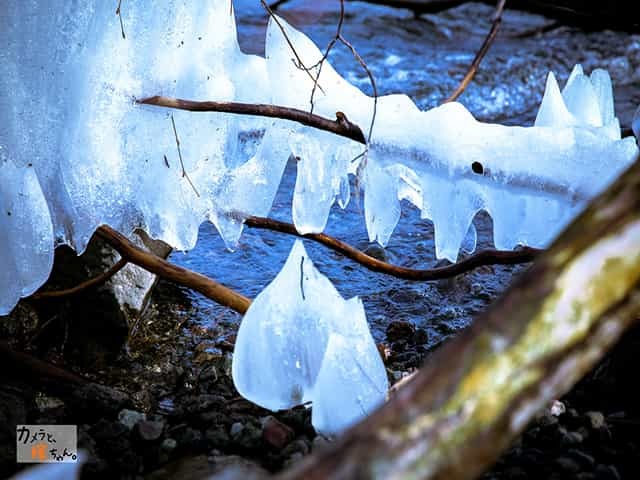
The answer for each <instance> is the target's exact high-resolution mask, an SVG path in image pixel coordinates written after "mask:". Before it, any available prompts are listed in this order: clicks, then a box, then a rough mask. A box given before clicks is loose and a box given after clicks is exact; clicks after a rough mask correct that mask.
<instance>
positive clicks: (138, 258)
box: [96, 225, 251, 314]
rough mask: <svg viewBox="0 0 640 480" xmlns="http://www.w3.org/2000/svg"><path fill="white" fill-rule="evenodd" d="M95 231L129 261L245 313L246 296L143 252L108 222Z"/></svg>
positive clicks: (247, 303) (247, 304)
mask: <svg viewBox="0 0 640 480" xmlns="http://www.w3.org/2000/svg"><path fill="white" fill-rule="evenodd" d="M96 233H97V234H98V235H99V236H100V237H101V238H102V239H103V240H104V241H105V242H107V243H108V244H109V245H111V246H112V247H113V248H114V249H115V250H117V251H118V253H119V254H120V255H121V256H122V258H124V259H126V260H127V261H128V262H130V263H133V264H135V265H138V266H139V267H142V268H144V269H145V270H147V271H149V272H151V273H154V274H156V275H158V276H160V277H162V278H165V279H167V280H170V281H172V282H174V283H177V284H179V285H183V286H185V287H187V288H190V289H191V290H195V291H196V292H199V293H201V294H202V295H204V296H205V297H207V298H209V299H211V300H213V301H214V302H216V303H219V304H220V305H224V306H226V307H229V308H231V309H232V310H235V311H236V312H238V313H240V314H244V313H245V312H246V311H247V308H249V304H250V303H251V300H249V299H248V298H247V297H245V296H243V295H240V294H239V293H237V292H234V291H233V290H231V289H230V288H227V287H225V286H223V285H221V284H219V283H217V282H216V281H214V280H212V279H210V278H208V277H205V276H204V275H201V274H199V273H196V272H192V271H191V270H187V269H186V268H182V267H178V266H177V265H173V264H172V263H170V262H167V261H166V260H164V259H162V258H160V257H158V256H156V255H153V254H152V253H149V252H145V251H144V250H142V249H141V248H140V247H138V246H137V245H135V244H134V243H132V242H131V241H130V240H129V239H127V238H126V237H125V236H124V235H122V234H121V233H119V232H117V231H115V230H114V229H113V228H111V227H109V226H107V225H102V226H101V227H99V228H98V229H97V230H96Z"/></svg>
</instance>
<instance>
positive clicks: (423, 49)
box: [171, 0, 632, 344]
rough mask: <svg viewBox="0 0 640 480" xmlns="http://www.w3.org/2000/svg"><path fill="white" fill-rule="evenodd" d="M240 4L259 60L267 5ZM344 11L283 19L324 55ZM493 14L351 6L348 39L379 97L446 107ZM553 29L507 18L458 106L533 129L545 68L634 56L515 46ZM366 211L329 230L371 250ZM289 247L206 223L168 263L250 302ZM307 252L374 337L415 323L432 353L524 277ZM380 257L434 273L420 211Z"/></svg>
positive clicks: (561, 43) (345, 66) (338, 218)
mask: <svg viewBox="0 0 640 480" xmlns="http://www.w3.org/2000/svg"><path fill="white" fill-rule="evenodd" d="M235 6H236V16H237V18H238V23H239V26H238V31H239V38H240V43H241V46H242V48H243V49H244V50H245V51H247V52H251V53H262V52H263V48H264V31H265V26H266V18H267V17H266V14H265V13H264V12H263V10H262V7H261V6H260V5H259V2H258V1H257V0H255V1H249V0H240V1H236V2H235ZM338 8H339V3H338V1H337V0H335V1H333V0H331V1H329V0H327V1H313V2H312V1H307V2H305V1H291V2H290V3H288V4H287V5H286V6H285V7H284V8H283V9H282V11H281V14H282V15H283V16H284V17H285V18H287V20H289V21H290V23H292V24H293V25H294V26H296V27H297V28H299V29H301V30H303V31H304V32H305V33H306V34H308V35H309V36H310V37H311V38H312V39H313V40H314V41H315V42H316V43H317V44H318V45H320V46H321V48H324V46H325V45H326V44H327V42H328V41H329V40H330V39H331V37H332V36H333V35H334V32H335V26H336V21H337V19H338V13H337V12H338V11H339V10H338ZM491 14H492V9H491V8H490V7H487V6H484V5H475V4H472V5H467V6H464V7H461V8H457V9H455V10H452V11H450V12H447V13H444V14H442V15H438V16H429V17H426V18H422V19H413V18H412V16H411V14H410V13H409V12H404V11H402V10H392V9H389V8H385V7H377V6H376V7H374V6H371V5H367V4H364V3H358V2H348V3H347V16H346V24H345V29H344V35H345V36H346V37H347V38H348V39H349V40H350V41H351V42H352V43H353V45H354V46H355V47H356V48H357V49H358V51H359V53H360V55H361V56H362V57H363V58H364V59H365V61H366V62H367V64H368V66H369V68H370V69H371V71H372V72H373V74H374V75H375V78H376V81H377V85H378V90H379V93H380V94H387V93H394V92H402V93H406V94H408V95H410V96H411V97H412V98H413V99H414V100H415V101H416V102H417V103H418V105H419V106H420V107H421V108H428V107H430V106H434V105H437V104H438V103H439V102H440V101H441V100H442V99H443V98H445V97H446V96H447V95H448V94H449V93H450V92H451V91H452V90H453V89H454V88H455V86H456V85H457V83H458V81H459V79H460V78H461V77H462V76H463V75H464V73H465V71H466V69H467V67H468V64H469V63H470V62H471V60H472V58H473V56H474V53H475V50H476V49H477V48H478V46H479V45H480V44H481V42H482V39H483V37H484V35H485V34H486V32H487V31H488V29H489V19H490V17H491ZM547 22H548V20H546V19H544V18H543V17H538V16H533V15H522V14H518V13H511V12H507V14H506V15H505V20H504V26H503V29H502V34H501V36H500V37H499V38H498V41H497V42H496V44H495V45H494V46H493V48H492V50H491V51H490V53H489V55H488V57H487V58H486V60H485V62H484V63H483V66H482V68H481V70H480V73H479V74H478V75H477V77H476V80H475V81H474V83H473V84H472V85H471V86H470V87H469V88H468V90H467V92H466V93H465V94H464V95H463V97H462V98H461V101H462V102H463V103H465V105H467V106H468V107H469V109H470V110H471V111H472V112H473V113H474V114H475V115H476V116H478V117H480V118H482V119H485V120H499V121H506V122H512V123H521V124H526V123H527V122H531V121H532V119H533V117H534V116H535V108H536V107H537V104H538V102H539V100H540V97H541V95H542V91H543V87H544V81H545V78H546V74H547V72H548V70H549V69H553V70H554V71H555V72H556V73H557V74H558V76H559V77H560V79H561V81H562V79H564V78H566V76H567V75H568V73H569V71H570V69H571V68H572V66H573V65H574V64H575V63H577V62H582V63H584V64H585V66H586V67H587V69H591V68H595V67H596V66H602V67H605V68H610V69H611V65H613V66H614V67H615V62H616V61H617V60H616V58H619V56H620V55H622V53H621V52H624V50H625V48H627V46H626V43H625V42H627V39H626V36H625V35H624V34H614V33H611V32H603V33H592V34H584V33H580V32H576V31H572V30H569V29H567V28H561V29H559V30H555V31H552V32H550V33H548V34H544V35H543V36H534V37H531V38H526V39H517V38H515V35H516V34H518V33H521V32H524V31H526V30H530V29H532V28H535V27H539V26H542V25H545V24H546V23H547ZM578 45H579V48H577V46H578ZM603 45H604V46H603ZM330 60H331V62H332V64H333V65H334V66H335V67H336V69H337V70H338V71H339V72H340V73H341V74H343V75H344V76H345V77H346V78H348V79H349V80H350V81H352V82H353V83H355V84H356V85H358V86H359V87H360V88H362V89H363V90H365V91H367V92H368V93H371V88H370V86H369V83H368V79H367V76H366V74H365V72H364V71H363V70H362V68H361V67H360V65H359V64H358V63H357V62H355V61H354V59H353V58H352V56H351V54H350V53H349V52H348V51H347V50H346V49H344V48H337V49H335V50H334V51H333V52H332V54H331V55H330ZM618 63H620V62H618ZM630 68H632V67H630ZM612 76H613V78H614V82H617V83H618V85H621V84H622V86H623V87H624V82H625V80H624V79H625V78H626V77H625V72H624V69H618V70H615V69H613V70H612ZM625 98H626V97H625ZM627 103H629V102H627ZM622 121H623V123H624V122H625V118H623V119H622ZM294 183H295V165H289V166H288V168H287V171H286V173H285V175H284V178H283V181H282V184H281V186H280V190H279V192H278V195H277V197H276V200H275V202H274V205H273V209H272V213H271V215H270V216H271V217H273V218H276V219H280V220H284V221H289V222H290V221H291V211H290V205H291V194H292V191H293V185H294ZM359 205H360V202H359V201H358V198H356V195H355V194H354V193H353V189H352V198H351V201H350V203H349V205H348V208H347V209H346V210H345V211H343V210H341V209H339V208H338V207H334V209H333V211H332V213H331V216H330V219H329V223H328V227H327V230H326V233H328V234H330V235H333V236H335V237H337V238H339V239H341V240H344V241H346V242H348V243H350V244H351V245H354V246H355V247H357V248H360V249H362V250H365V249H367V248H369V247H370V245H369V243H368V240H367V234H366V231H365V226H364V218H363V215H362V212H361V210H360V206H359ZM476 227H477V229H478V232H479V246H480V248H484V247H488V246H491V245H492V240H491V233H490V232H491V220H490V218H488V217H487V216H486V215H481V216H480V217H479V218H477V219H476ZM294 240H295V239H294V238H293V237H291V236H287V235H285V234H281V233H274V232H269V231H264V230H252V229H245V232H244V234H243V236H242V238H241V240H240V245H239V247H238V249H237V250H236V251H234V252H229V251H227V250H226V249H225V248H224V244H223V242H222V240H221V239H220V237H219V235H218V234H217V232H216V231H215V229H214V227H213V226H212V225H210V224H204V225H202V227H201V229H200V237H199V240H198V244H197V246H196V248H195V249H194V250H193V251H191V252H188V253H181V252H177V253H174V254H173V255H172V257H171V260H172V261H173V262H176V263H178V264H180V265H182V266H185V267H187V268H190V269H192V270H195V271H198V272H201V273H203V274H205V275H207V276H210V277H212V278H214V279H216V280H218V281H220V282H221V283H223V284H225V285H227V286H229V287H231V288H233V289H235V290H237V291H239V292H241V293H243V294H244V295H247V296H249V297H255V296H256V295H257V294H258V293H259V292H260V291H261V290H262V289H263V288H264V287H265V286H266V285H267V284H268V283H269V282H270V281H271V280H272V279H273V278H274V276H275V275H276V274H277V273H278V272H279V270H280V268H281V267H282V265H283V263H284V261H285V259H286V258H287V256H288V253H289V250H290V248H291V246H292V244H293V242H294ZM305 246H306V248H307V249H308V252H309V254H310V256H311V257H312V260H313V261H314V263H315V264H316V265H317V267H318V268H319V269H320V270H321V271H322V272H323V273H324V274H325V275H326V276H328V277H329V278H330V279H331V281H332V282H333V283H334V284H335V286H336V288H337V289H338V290H339V291H340V292H341V294H342V295H343V296H344V297H347V298H348V297H352V296H355V295H358V296H360V297H361V298H362V299H363V301H364V304H365V309H366V311H367V317H368V319H369V322H370V324H371V325H372V329H373V333H374V336H375V337H376V339H377V340H381V339H382V338H383V336H384V330H385V328H386V326H387V325H388V323H389V322H390V321H392V320H408V321H411V322H413V323H414V324H416V325H417V326H419V327H423V328H425V329H426V330H427V332H428V333H429V342H428V343H429V344H435V343H437V342H439V341H440V340H441V339H442V338H444V337H446V336H448V335H450V334H452V333H454V332H455V331H456V330H458V329H460V328H463V327H464V326H466V325H468V323H469V322H470V321H471V319H472V318H473V317H474V316H475V315H476V314H477V313H478V312H479V311H481V310H483V309H484V308H485V307H486V306H487V305H488V304H489V303H490V302H491V301H492V299H494V298H495V297H496V295H497V294H499V293H500V292H501V291H503V290H504V288H505V287H506V285H508V283H509V282H510V281H511V279H512V276H513V274H514V272H517V271H519V270H520V269H521V268H519V267H516V268H512V267H484V268H480V269H478V270H476V271H475V272H473V273H472V274H469V275H465V276H461V277H458V278H455V279H451V280H445V281H438V282H430V283H415V282H409V281H402V280H398V279H395V278H392V277H388V276H385V275H382V274H378V273H374V272H370V271H368V270H366V269H364V268H363V267H361V266H359V265H357V264H355V263H353V262H352V261H351V260H347V259H345V258H343V257H341V256H340V255H339V254H336V253H334V252H332V251H330V250H328V249H326V248H325V247H322V246H319V245H317V244H315V243H313V242H311V241H305ZM382 253H383V254H384V255H385V256H386V259H387V261H389V262H391V263H394V264H398V265H404V266H408V267H413V268H428V267H430V266H433V264H434V245H433V229H432V226H431V224H430V223H429V222H427V221H424V220H421V219H420V217H419V212H418V211H417V210H416V209H415V208H412V207H410V206H409V205H404V209H403V214H402V218H401V220H400V223H399V224H398V226H397V228H396V230H395V233H394V235H393V236H392V238H391V241H390V242H389V245H388V246H387V248H386V249H385V250H384V251H383V252H382ZM185 294H186V295H189V296H190V298H191V300H192V305H193V308H192V309H191V310H190V311H189V312H188V315H189V316H190V317H191V318H192V319H194V320H196V321H198V322H201V323H202V324H204V325H207V326H211V325H213V324H215V323H216V322H223V321H231V322H238V321H239V320H240V317H239V316H238V315H237V314H235V313H233V312H230V311H229V310H228V309H224V308H221V307H219V306H217V305H215V304H213V303H212V302H210V301H209V300H207V299H204V298H202V297H200V296H199V295H197V294H194V293H191V292H185Z"/></svg>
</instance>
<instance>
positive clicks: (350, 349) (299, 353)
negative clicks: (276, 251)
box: [232, 240, 388, 435]
mask: <svg viewBox="0 0 640 480" xmlns="http://www.w3.org/2000/svg"><path fill="white" fill-rule="evenodd" d="M232 373H233V381H234V384H235V386H236V389H237V390H238V392H239V393H240V394H241V395H242V396H243V397H245V398H247V399H249V400H251V401H252V402H254V403H256V404H258V405H261V406H263V407H265V408H268V409H270V410H281V409H286V408H291V407H294V406H296V405H300V404H302V403H306V402H313V411H312V423H313V425H314V427H315V428H316V430H317V431H319V432H321V433H323V434H325V435H332V434H336V433H339V432H341V431H342V430H344V429H345V428H347V427H349V426H350V425H351V424H353V423H355V422H356V421H357V420H358V419H360V418H362V417H363V416H365V415H366V414H367V413H369V412H370V411H371V410H373V409H374V408H375V407H376V406H378V405H379V404H380V403H382V402H383V401H384V399H385V397H386V393H387V388H388V382H387V374H386V371H385V367H384V365H383V363H382V359H381V358H380V354H379V353H378V350H377V348H376V345H375V343H374V341H373V337H372V336H371V332H370V331H369V326H368V324H367V319H366V316H365V313H364V307H363V306H362V302H361V301H360V299H359V298H357V297H356V298H351V299H349V300H344V299H343V298H342V297H341V296H340V294H339V293H338V292H337V290H336V289H335V287H334V286H333V285H332V284H331V282H330V281H329V280H328V279H327V278H326V277H325V276H324V275H322V273H320V272H319V271H318V270H317V269H316V267H315V266H314V265H313V262H312V261H311V259H310V258H309V256H308V255H307V252H306V251H305V249H304V246H303V245H302V242H301V241H300V240H298V241H296V242H295V244H294V245H293V248H292V249H291V253H290V254H289V258H288V259H287V261H286V263H285V265H284V266H283V267H282V270H281V271H280V273H279V274H278V275H277V276H276V277H275V278H274V280H273V281H272V282H271V283H270V284H269V285H268V286H267V287H266V288H265V289H264V290H263V291H262V292H261V293H260V294H259V295H258V296H257V297H256V298H255V300H254V301H253V302H252V304H251V306H250V307H249V310H248V311H247V313H246V314H245V316H244V318H243V319H242V323H241V324H240V329H239V330H238V335H237V338H236V343H235V350H234V352H233V365H232Z"/></svg>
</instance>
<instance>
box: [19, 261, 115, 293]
mask: <svg viewBox="0 0 640 480" xmlns="http://www.w3.org/2000/svg"><path fill="white" fill-rule="evenodd" d="M126 264H127V261H126V260H125V259H124V258H121V259H120V260H118V261H117V262H116V263H114V264H113V265H112V266H111V268H110V269H109V270H107V271H106V272H104V273H101V274H100V275H98V276H96V277H94V278H90V279H89V280H87V281H85V282H82V283H80V284H78V285H76V286H75V287H71V288H67V289H64V290H53V291H48V292H36V293H34V294H33V295H31V297H30V298H31V299H32V300H43V299H45V298H61V297H68V296H69V295H75V294H78V293H81V292H84V291H85V290H88V289H89V288H93V287H96V286H98V285H102V284H103V283H105V282H106V281H107V280H109V279H110V278H111V277H113V276H114V275H115V274H116V273H118V272H119V271H120V270H122V269H123V268H124V267H125V265H126Z"/></svg>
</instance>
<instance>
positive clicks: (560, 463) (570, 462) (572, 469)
mask: <svg viewBox="0 0 640 480" xmlns="http://www.w3.org/2000/svg"><path fill="white" fill-rule="evenodd" d="M555 464H556V466H557V467H558V468H559V469H560V470H562V471H563V472H566V473H578V472H579V471H580V464H579V463H578V462H576V461H575V460H574V459H573V458H570V457H558V458H556V460H555Z"/></svg>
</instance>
